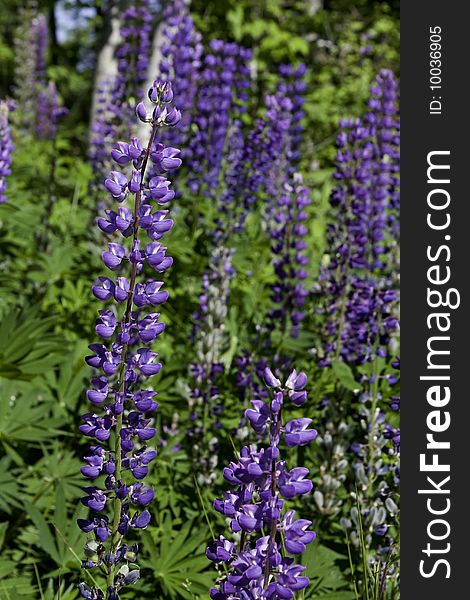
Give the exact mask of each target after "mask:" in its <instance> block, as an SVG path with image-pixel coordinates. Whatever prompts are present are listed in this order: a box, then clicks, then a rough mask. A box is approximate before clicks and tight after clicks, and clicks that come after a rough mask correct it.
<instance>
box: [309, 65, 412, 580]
mask: <svg viewBox="0 0 470 600" xmlns="http://www.w3.org/2000/svg"><path fill="white" fill-rule="evenodd" d="M397 87H398V86H397V82H396V80H395V78H394V76H393V74H392V73H391V72H390V71H386V70H383V71H381V72H380V74H379V75H378V76H377V78H376V81H375V83H374V85H373V87H372V88H371V97H370V99H369V104H368V107H369V109H368V112H367V113H366V115H365V116H364V117H363V118H362V119H354V120H348V121H343V122H342V123H341V129H342V130H341V132H340V133H339V135H338V139H337V147H338V152H337V156H336V160H337V170H336V172H335V179H336V180H337V185H336V187H335V189H334V190H333V193H332V195H331V205H332V208H333V210H334V214H335V219H334V223H333V224H332V225H331V226H330V227H329V230H328V244H329V261H328V263H327V264H325V265H324V266H323V268H322V269H321V270H320V281H321V284H322V286H323V292H324V295H325V296H324V297H325V304H324V307H325V310H326V313H327V325H326V331H325V338H326V340H325V345H324V349H323V356H322V357H321V359H320V365H321V366H322V367H329V366H330V365H331V364H332V363H334V362H338V361H341V362H343V363H346V364H347V365H349V367H350V369H351V370H352V373H353V375H354V376H355V378H356V381H357V384H358V385H357V390H356V392H355V395H354V397H353V399H352V406H353V408H354V409H355V410H356V414H357V420H356V427H354V428H349V431H348V434H349V436H350V442H351V443H350V451H351V452H352V454H353V459H352V462H353V464H354V478H353V479H352V481H350V482H349V484H350V489H349V491H350V493H351V496H352V497H353V498H355V500H354V502H353V506H352V507H350V510H349V514H348V516H347V517H345V518H344V519H343V526H344V527H345V528H346V530H347V531H348V534H349V536H350V540H351V541H352V543H353V545H354V546H355V547H356V548H357V549H358V550H359V549H360V548H362V550H361V551H362V552H364V553H365V554H366V556H365V562H366V563H367V564H368V566H369V567H371V568H372V569H373V570H374V571H387V564H388V562H387V561H388V558H389V557H388V553H389V552H390V548H391V540H392V536H389V535H388V533H387V532H388V530H389V529H390V528H393V527H395V526H396V522H397V515H398V508H397V505H396V503H395V500H394V498H395V499H396V487H397V485H398V482H399V475H398V473H399V468H398V461H399V443H400V433H399V430H398V429H396V428H395V426H392V425H391V424H390V423H389V422H388V419H389V415H390V412H388V413H387V412H386V403H385V402H384V398H385V397H389V395H390V394H392V393H393V391H391V386H393V385H394V384H395V382H396V381H397V376H396V373H395V372H394V367H395V366H396V365H398V363H397V361H396V360H394V335H395V331H396V330H397V329H398V326H399V323H398V318H397V308H396V305H397V300H398V292H397V290H396V289H395V288H396V275H397V274H396V273H395V272H394V271H395V268H396V263H395V256H394V253H395V250H396V247H397V235H398V228H397V220H396V216H397V210H398V206H399V177H398V172H399V120H398V94H397ZM392 404H393V406H394V407H397V398H396V397H395V401H394V402H393V403H392ZM398 405H399V400H398ZM335 413H336V414H339V411H334V410H327V415H326V419H328V420H330V419H331V418H332V417H333V416H334V414H335ZM394 421H395V419H393V418H392V422H394ZM339 426H341V423H335V425H334V427H333V429H335V428H336V429H338V428H339ZM338 458H339V460H337V459H338ZM341 464H342V460H341V458H340V457H338V456H337V453H333V455H332V456H331V457H330V473H331V477H330V478H328V477H323V484H324V486H323V488H320V489H319V490H318V492H320V494H322V495H320V494H317V498H316V500H317V504H319V505H322V506H324V501H325V499H326V497H327V495H328V493H329V490H328V489H327V488H328V487H330V486H329V484H330V483H331V482H332V478H333V479H335V481H336V482H342V481H344V478H343V477H342V473H341V470H339V469H338V467H339V466H340V465H341ZM324 466H325V465H324ZM326 470H327V471H328V469H326ZM384 576H386V577H388V574H387V575H384ZM391 585H392V586H393V585H396V581H395V582H393V581H392V583H391Z"/></svg>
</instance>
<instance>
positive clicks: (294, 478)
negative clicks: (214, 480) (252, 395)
mask: <svg viewBox="0 0 470 600" xmlns="http://www.w3.org/2000/svg"><path fill="white" fill-rule="evenodd" d="M264 379H265V382H266V385H267V386H268V388H269V389H270V390H271V394H272V400H271V401H269V400H266V401H259V400H254V401H253V409H248V410H247V411H246V413H245V415H246V418H247V420H248V421H249V422H250V423H251V424H252V426H253V428H254V429H255V431H256V432H257V433H260V432H264V433H265V434H266V435H267V436H268V440H269V446H268V447H266V448H261V449H260V450H257V449H256V448H255V447H252V446H251V447H248V446H245V447H244V448H242V450H241V452H240V456H239V458H238V461H237V462H232V463H230V465H229V466H228V467H227V468H226V469H225V470H224V478H225V479H226V481H227V482H228V483H229V484H230V486H231V490H230V492H225V493H224V497H223V498H222V499H216V500H215V501H214V508H215V509H216V510H217V512H220V513H221V514H223V515H224V516H226V517H227V518H228V519H229V520H230V529H231V531H232V532H233V533H234V534H240V544H239V547H238V548H237V547H236V546H235V544H234V543H233V542H231V541H229V540H227V539H226V538H225V537H224V536H220V537H219V538H218V539H216V540H214V542H213V543H212V544H211V545H210V546H208V548H207V550H206V555H207V557H208V558H209V559H210V560H212V561H214V562H216V563H225V565H226V575H224V576H223V577H222V578H221V579H220V580H219V581H218V587H214V588H212V589H211V590H210V597H211V598H213V599H214V600H232V599H244V600H250V599H253V600H254V599H255V598H256V599H259V600H267V599H275V598H286V599H287V598H293V597H294V594H295V592H297V591H298V590H302V589H304V588H306V587H307V586H308V584H309V583H310V580H309V579H308V577H305V576H304V575H303V572H304V571H305V567H304V566H302V565H299V564H294V559H293V558H291V557H290V556H288V555H287V554H286V552H285V551H284V548H283V543H282V540H284V546H285V549H286V550H287V552H288V553H290V554H294V555H295V554H300V553H302V552H304V551H305V548H306V545H307V544H309V543H311V542H312V541H313V540H314V539H315V533H314V532H313V531H311V530H310V529H309V527H310V525H311V522H310V521H307V520H305V519H294V514H295V512H294V511H293V510H288V511H286V510H285V504H286V502H285V500H289V499H291V498H294V497H297V496H301V495H304V494H307V493H309V492H310V491H311V489H312V487H313V485H312V482H311V481H310V480H309V479H307V478H306V477H307V475H308V473H309V471H308V469H306V468H304V467H295V468H293V469H291V470H290V471H289V470H288V468H287V465H286V462H285V460H282V459H281V451H280V448H279V446H280V444H281V443H282V441H285V442H286V444H287V445H288V446H303V445H305V444H308V443H310V442H311V441H312V440H314V439H315V437H316V435H317V432H316V431H315V430H314V429H311V428H309V425H310V422H311V420H310V419H294V420H291V421H288V422H287V423H284V421H283V414H282V413H283V411H284V410H285V408H286V407H285V406H284V405H285V403H289V400H290V399H291V398H292V396H293V395H294V394H296V393H298V392H300V391H302V390H303V388H304V386H305V385H306V383H307V378H306V376H305V374H304V373H299V374H297V372H296V371H293V372H292V373H291V374H290V375H289V377H288V379H287V381H286V382H285V383H284V384H282V383H281V381H280V380H279V379H278V378H277V377H276V376H275V375H274V374H273V373H272V371H271V370H270V369H269V368H266V369H265V372H264Z"/></svg>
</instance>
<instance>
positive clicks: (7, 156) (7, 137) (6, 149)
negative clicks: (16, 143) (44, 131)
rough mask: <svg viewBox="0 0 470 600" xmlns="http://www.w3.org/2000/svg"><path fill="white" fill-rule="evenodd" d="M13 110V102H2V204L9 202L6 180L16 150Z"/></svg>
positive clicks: (0, 138) (0, 160) (0, 174)
mask: <svg viewBox="0 0 470 600" xmlns="http://www.w3.org/2000/svg"><path fill="white" fill-rule="evenodd" d="M11 110H13V104H12V103H11V102H6V101H4V100H1V101H0V204H4V203H5V202H6V201H7V198H6V194H5V192H6V189H7V182H6V178H7V177H8V176H9V175H11V169H10V165H11V161H12V154H13V149H14V147H13V140H12V137H11V132H10V127H9V124H8V118H9V114H10V111H11Z"/></svg>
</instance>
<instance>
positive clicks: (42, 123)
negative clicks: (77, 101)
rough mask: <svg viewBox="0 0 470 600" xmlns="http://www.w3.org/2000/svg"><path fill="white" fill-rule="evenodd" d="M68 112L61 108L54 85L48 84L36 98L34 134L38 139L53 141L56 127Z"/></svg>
mask: <svg viewBox="0 0 470 600" xmlns="http://www.w3.org/2000/svg"><path fill="white" fill-rule="evenodd" d="M67 113H68V110H67V109H66V108H65V107H64V106H61V104H60V102H59V95H58V93H57V88H56V86H55V83H53V82H52V81H51V82H49V84H48V85H47V87H44V88H43V89H42V90H41V91H40V92H39V96H38V117H37V123H36V134H37V136H38V137H39V138H42V139H45V140H46V139H47V140H53V139H54V138H55V136H56V133H57V125H58V123H59V121H60V119H61V118H62V117H65V116H66V115H67Z"/></svg>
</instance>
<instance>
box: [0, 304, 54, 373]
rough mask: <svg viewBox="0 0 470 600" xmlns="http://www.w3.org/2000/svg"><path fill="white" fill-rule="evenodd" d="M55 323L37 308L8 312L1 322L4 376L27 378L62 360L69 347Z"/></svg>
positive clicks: (0, 360)
mask: <svg viewBox="0 0 470 600" xmlns="http://www.w3.org/2000/svg"><path fill="white" fill-rule="evenodd" d="M54 324H55V318H54V317H43V316H40V315H39V310H38V309H35V308H28V309H27V310H26V309H24V310H21V309H16V308H15V309H13V310H11V311H10V312H9V313H7V314H6V315H5V316H4V317H3V319H2V322H1V323H0V348H1V350H0V378H1V377H5V378H7V379H18V380H26V381H27V380H31V379H33V378H34V377H35V376H36V375H38V374H40V373H43V372H45V371H47V370H48V369H51V368H52V367H53V366H54V365H57V364H59V362H61V360H62V359H63V354H64V349H66V347H65V348H64V340H63V338H62V337H61V336H59V335H57V334H55V333H54V332H53V327H54Z"/></svg>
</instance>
